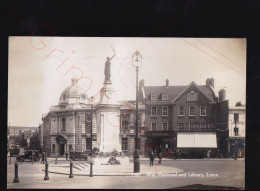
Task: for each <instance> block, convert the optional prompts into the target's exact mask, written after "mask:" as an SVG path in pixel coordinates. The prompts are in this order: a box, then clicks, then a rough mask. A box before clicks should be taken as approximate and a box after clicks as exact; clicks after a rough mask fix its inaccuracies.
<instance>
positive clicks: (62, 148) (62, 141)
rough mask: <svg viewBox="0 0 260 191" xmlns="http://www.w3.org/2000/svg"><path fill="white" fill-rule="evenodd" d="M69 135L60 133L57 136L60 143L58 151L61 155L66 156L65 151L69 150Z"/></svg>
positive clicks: (58, 143)
mask: <svg viewBox="0 0 260 191" xmlns="http://www.w3.org/2000/svg"><path fill="white" fill-rule="evenodd" d="M66 138H67V137H66V136H62V135H58V136H57V137H56V141H57V145H58V150H57V153H58V155H60V156H64V154H65V152H67V149H66V147H67V139H66Z"/></svg>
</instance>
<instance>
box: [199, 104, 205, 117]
mask: <svg viewBox="0 0 260 191" xmlns="http://www.w3.org/2000/svg"><path fill="white" fill-rule="evenodd" d="M200 116H206V106H200Z"/></svg>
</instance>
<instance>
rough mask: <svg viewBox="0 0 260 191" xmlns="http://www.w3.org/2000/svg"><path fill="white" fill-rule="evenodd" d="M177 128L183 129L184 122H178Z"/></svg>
mask: <svg viewBox="0 0 260 191" xmlns="http://www.w3.org/2000/svg"><path fill="white" fill-rule="evenodd" d="M178 130H179V131H183V130H184V123H178Z"/></svg>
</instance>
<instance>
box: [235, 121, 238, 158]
mask: <svg viewBox="0 0 260 191" xmlns="http://www.w3.org/2000/svg"><path fill="white" fill-rule="evenodd" d="M234 133H235V152H234V154H235V156H234V160H237V134H238V128H237V119H235V127H234Z"/></svg>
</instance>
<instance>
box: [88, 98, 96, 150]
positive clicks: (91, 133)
mask: <svg viewBox="0 0 260 191" xmlns="http://www.w3.org/2000/svg"><path fill="white" fill-rule="evenodd" d="M89 100H90V105H91V110H90V115H91V117H90V118H91V119H89V122H90V138H91V141H90V154H91V153H92V141H93V132H92V122H93V121H92V120H93V102H94V100H95V98H94V96H91V97H90V99H89Z"/></svg>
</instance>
